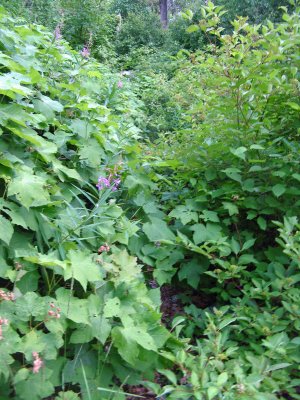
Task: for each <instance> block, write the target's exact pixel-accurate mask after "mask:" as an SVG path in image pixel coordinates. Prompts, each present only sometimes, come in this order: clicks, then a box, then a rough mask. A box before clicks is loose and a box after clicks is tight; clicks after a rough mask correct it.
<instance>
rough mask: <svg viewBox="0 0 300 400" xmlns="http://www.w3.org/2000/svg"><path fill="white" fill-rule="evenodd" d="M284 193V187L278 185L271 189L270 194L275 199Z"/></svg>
mask: <svg viewBox="0 0 300 400" xmlns="http://www.w3.org/2000/svg"><path fill="white" fill-rule="evenodd" d="M285 191H286V186H285V185H282V184H281V183H278V184H277V185H275V186H273V187H272V192H273V193H274V195H275V196H276V197H280V196H281V195H283V193H284V192H285Z"/></svg>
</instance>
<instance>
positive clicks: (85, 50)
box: [80, 46, 90, 58]
mask: <svg viewBox="0 0 300 400" xmlns="http://www.w3.org/2000/svg"><path fill="white" fill-rule="evenodd" d="M80 54H81V55H82V57H84V58H89V56H90V50H89V49H88V48H87V47H86V46H85V47H84V48H83V49H82V50H81V53H80Z"/></svg>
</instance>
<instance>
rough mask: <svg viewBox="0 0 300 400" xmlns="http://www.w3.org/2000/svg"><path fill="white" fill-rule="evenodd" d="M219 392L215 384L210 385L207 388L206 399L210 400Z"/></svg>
mask: <svg viewBox="0 0 300 400" xmlns="http://www.w3.org/2000/svg"><path fill="white" fill-rule="evenodd" d="M218 393H219V389H218V388H217V387H215V386H210V387H209V388H208V389H207V398H208V400H212V399H213V398H214V397H216V396H217V394H218Z"/></svg>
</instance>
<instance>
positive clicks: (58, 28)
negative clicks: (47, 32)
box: [54, 25, 62, 41]
mask: <svg viewBox="0 0 300 400" xmlns="http://www.w3.org/2000/svg"><path fill="white" fill-rule="evenodd" d="M54 38H55V40H57V41H59V40H61V39H62V34H61V26H60V25H57V26H56V28H55V30H54Z"/></svg>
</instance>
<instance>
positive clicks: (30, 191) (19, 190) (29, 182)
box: [7, 170, 50, 208]
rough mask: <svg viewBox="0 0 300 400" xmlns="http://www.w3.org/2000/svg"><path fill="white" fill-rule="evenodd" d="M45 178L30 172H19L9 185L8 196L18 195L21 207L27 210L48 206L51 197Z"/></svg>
mask: <svg viewBox="0 0 300 400" xmlns="http://www.w3.org/2000/svg"><path fill="white" fill-rule="evenodd" d="M46 186H47V182H46V180H45V178H42V177H40V176H37V175H32V172H31V171H29V170H24V171H18V172H17V173H16V176H15V178H14V179H13V180H12V181H11V182H10V183H9V185H8V193H7V194H8V196H13V195H16V198H17V199H18V200H19V202H20V203H21V205H23V206H24V207H26V208H29V207H37V206H42V205H45V204H48V203H49V202H50V195H49V192H48V191H47V189H46Z"/></svg>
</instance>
